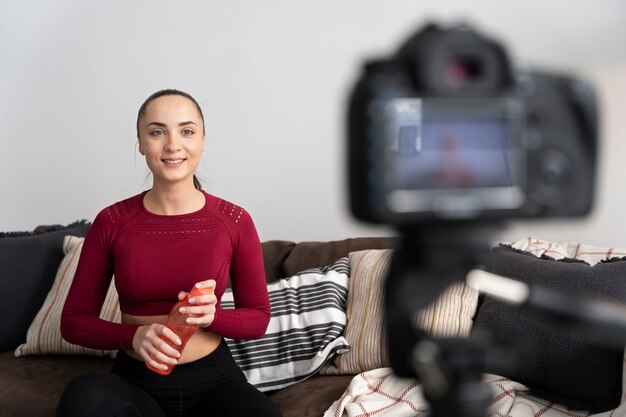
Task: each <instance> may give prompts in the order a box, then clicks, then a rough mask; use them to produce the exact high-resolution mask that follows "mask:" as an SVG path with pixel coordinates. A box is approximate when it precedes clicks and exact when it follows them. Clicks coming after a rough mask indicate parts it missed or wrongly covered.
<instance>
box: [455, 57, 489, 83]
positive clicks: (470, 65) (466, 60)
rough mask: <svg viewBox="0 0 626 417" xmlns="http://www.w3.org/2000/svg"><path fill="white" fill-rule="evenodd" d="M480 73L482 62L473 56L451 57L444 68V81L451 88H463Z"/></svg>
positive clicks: (477, 77) (478, 76)
mask: <svg viewBox="0 0 626 417" xmlns="http://www.w3.org/2000/svg"><path fill="white" fill-rule="evenodd" d="M482 75H483V65H482V62H481V60H480V59H478V58H477V57H475V56H455V57H452V58H451V59H450V62H449V63H448V65H447V68H446V82H447V83H448V85H449V86H450V87H452V88H463V87H465V86H467V85H468V84H469V83H471V82H473V81H475V80H477V79H480V78H481V76H482Z"/></svg>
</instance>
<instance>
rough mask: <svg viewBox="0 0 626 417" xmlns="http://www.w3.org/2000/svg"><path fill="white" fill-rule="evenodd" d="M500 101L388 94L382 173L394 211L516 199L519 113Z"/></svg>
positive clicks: (484, 206) (472, 207)
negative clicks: (383, 172)
mask: <svg viewBox="0 0 626 417" xmlns="http://www.w3.org/2000/svg"><path fill="white" fill-rule="evenodd" d="M516 109H517V107H516V106H514V105H511V103H507V102H506V101H504V100H502V99H480V100H478V99H472V100H470V99H466V100H465V101H463V102H461V103H460V102H458V101H451V100H450V101H446V100H443V99H436V100H422V99H414V98H409V99H394V100H391V101H390V102H389V103H388V104H387V106H386V111H385V144H386V155H385V159H386V161H385V172H386V178H385V183H386V189H387V195H388V205H389V206H390V208H391V209H392V210H394V211H398V212H407V211H433V210H434V211H436V210H438V209H441V210H447V211H464V210H467V211H468V212H470V211H471V212H474V211H476V210H488V209H512V208H517V207H520V206H521V204H522V203H523V193H522V191H521V181H522V174H523V169H522V167H523V165H522V160H523V158H522V157H523V152H522V148H521V146H520V140H519V137H520V133H519V132H520V128H519V126H520V122H521V117H520V113H519V112H518V111H516Z"/></svg>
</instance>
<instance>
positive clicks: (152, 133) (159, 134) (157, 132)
mask: <svg viewBox="0 0 626 417" xmlns="http://www.w3.org/2000/svg"><path fill="white" fill-rule="evenodd" d="M163 134H164V132H163V131H162V130H153V131H152V132H150V135H151V136H161V135H163Z"/></svg>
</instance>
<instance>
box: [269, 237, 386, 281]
mask: <svg viewBox="0 0 626 417" xmlns="http://www.w3.org/2000/svg"><path fill="white" fill-rule="evenodd" d="M395 242H396V239H395V238H392V237H361V238H352V239H344V240H335V241H329V242H300V243H296V242H290V241H286V240H270V241H267V242H263V243H262V244H261V246H262V249H263V260H264V262H265V276H266V279H267V282H273V281H276V280H278V279H281V278H285V277H290V276H292V275H295V274H296V273H298V272H300V271H303V270H305V269H308V268H316V267H321V266H326V265H329V264H331V263H332V262H333V261H336V260H337V259H339V258H341V257H343V256H347V255H348V253H350V252H355V251H359V250H364V249H391V248H393V247H394V245H395Z"/></svg>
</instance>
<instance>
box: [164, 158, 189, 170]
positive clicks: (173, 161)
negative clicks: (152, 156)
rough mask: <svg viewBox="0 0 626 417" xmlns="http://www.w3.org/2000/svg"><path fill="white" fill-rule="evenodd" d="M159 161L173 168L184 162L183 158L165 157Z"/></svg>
mask: <svg viewBox="0 0 626 417" xmlns="http://www.w3.org/2000/svg"><path fill="white" fill-rule="evenodd" d="M161 161H163V163H164V164H165V165H166V166H168V167H173V168H175V167H179V166H181V165H182V163H183V162H185V158H165V159H161Z"/></svg>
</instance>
